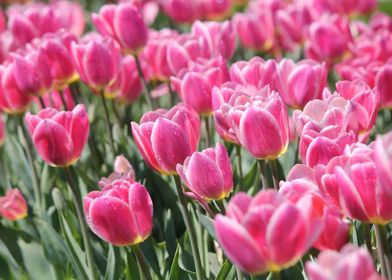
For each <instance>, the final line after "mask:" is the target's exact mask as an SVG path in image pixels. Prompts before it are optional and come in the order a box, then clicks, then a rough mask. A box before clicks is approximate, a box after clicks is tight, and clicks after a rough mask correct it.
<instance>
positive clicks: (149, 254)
mask: <svg viewBox="0 0 392 280" xmlns="http://www.w3.org/2000/svg"><path fill="white" fill-rule="evenodd" d="M140 249H141V251H142V252H143V255H144V257H145V258H146V260H147V263H148V265H149V266H150V267H151V268H152V270H153V271H154V273H155V274H156V275H157V276H158V278H159V277H160V275H161V272H160V269H159V262H158V258H157V255H156V253H155V252H156V250H155V248H154V245H153V244H152V239H151V238H149V239H147V240H146V241H144V242H143V243H142V244H140Z"/></svg>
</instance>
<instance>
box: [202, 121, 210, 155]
mask: <svg viewBox="0 0 392 280" xmlns="http://www.w3.org/2000/svg"><path fill="white" fill-rule="evenodd" d="M203 119H204V124H205V127H206V130H205V132H206V134H205V135H204V139H205V144H206V148H208V147H209V146H210V141H211V127H210V118H209V117H204V118H203Z"/></svg>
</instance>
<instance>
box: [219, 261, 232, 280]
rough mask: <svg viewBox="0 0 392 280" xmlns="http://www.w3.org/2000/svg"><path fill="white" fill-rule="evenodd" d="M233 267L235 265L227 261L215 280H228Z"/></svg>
mask: <svg viewBox="0 0 392 280" xmlns="http://www.w3.org/2000/svg"><path fill="white" fill-rule="evenodd" d="M232 267H233V265H232V264H231V263H230V262H228V261H225V262H224V263H223V265H222V266H221V268H220V270H219V272H218V275H217V276H216V278H215V280H227V279H228V278H227V277H228V276H229V274H230V270H231V269H232Z"/></svg>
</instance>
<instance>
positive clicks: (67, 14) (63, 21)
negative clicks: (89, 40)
mask: <svg viewBox="0 0 392 280" xmlns="http://www.w3.org/2000/svg"><path fill="white" fill-rule="evenodd" d="M50 5H51V8H52V9H53V11H54V12H55V14H56V18H57V21H58V22H59V25H60V26H62V28H64V29H65V30H69V31H70V32H71V33H72V34H74V35H76V36H78V37H79V36H81V35H82V34H83V32H84V28H85V25H86V23H85V20H84V18H85V16H84V9H83V7H82V6H81V4H80V3H78V2H77V1H65V0H60V1H53V2H52V3H51V4H50Z"/></svg>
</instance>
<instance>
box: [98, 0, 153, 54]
mask: <svg viewBox="0 0 392 280" xmlns="http://www.w3.org/2000/svg"><path fill="white" fill-rule="evenodd" d="M91 19H92V21H93V23H94V25H95V27H96V28H97V29H98V32H99V33H101V34H102V35H103V36H111V37H112V38H113V39H115V40H116V41H117V42H118V43H119V44H120V46H121V48H122V49H123V52H124V53H126V54H135V53H139V52H140V51H141V50H142V49H143V47H144V46H145V45H146V43H147V39H148V29H147V26H146V24H145V23H144V20H143V16H142V14H141V11H140V9H139V8H138V7H137V6H136V5H134V4H132V3H124V4H119V5H112V4H109V5H104V6H103V7H102V8H101V10H100V11H99V14H92V17H91Z"/></svg>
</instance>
